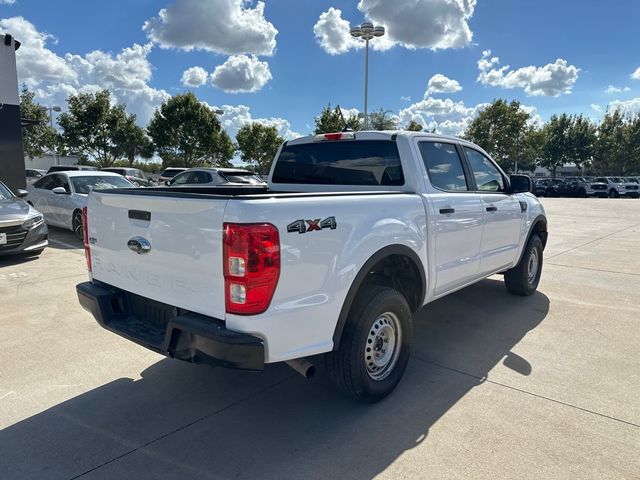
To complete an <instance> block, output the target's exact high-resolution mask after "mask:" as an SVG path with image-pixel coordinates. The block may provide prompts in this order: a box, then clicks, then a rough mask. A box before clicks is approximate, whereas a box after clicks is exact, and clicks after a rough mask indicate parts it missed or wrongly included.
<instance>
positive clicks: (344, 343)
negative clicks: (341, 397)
mask: <svg viewBox="0 0 640 480" xmlns="http://www.w3.org/2000/svg"><path fill="white" fill-rule="evenodd" d="M412 330H413V329H412V321H411V309H410V308H409V304H408V303H407V300H406V298H405V297H404V296H403V295H402V294H401V293H400V292H398V291H397V290H394V289H393V288H389V287H382V286H376V285H366V286H364V287H363V288H362V290H361V291H360V292H359V293H358V296H357V297H356V300H355V302H354V304H353V306H352V307H351V310H350V312H349V316H348V318H347V323H346V325H345V327H344V331H343V334H342V339H341V341H340V345H339V347H338V350H337V351H334V352H331V353H329V354H327V355H326V365H327V371H328V373H329V377H330V378H331V381H332V382H333V383H334V384H335V385H336V386H337V387H338V388H339V389H340V390H342V391H343V392H345V393H346V394H347V395H349V396H350V397H352V398H354V399H356V400H359V401H361V402H367V403H373V402H377V401H379V400H382V399H383V398H384V397H386V396H387V395H388V394H389V393H391V392H392V391H393V390H394V389H395V388H396V386H397V385H398V383H399V382H400V379H401V378H402V375H403V374H404V370H405V368H406V366H407V362H408V361H409V353H410V345H411V336H412Z"/></svg>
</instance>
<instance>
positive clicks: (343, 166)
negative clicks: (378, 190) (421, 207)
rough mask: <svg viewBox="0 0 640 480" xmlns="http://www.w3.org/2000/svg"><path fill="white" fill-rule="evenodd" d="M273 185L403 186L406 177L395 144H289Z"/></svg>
mask: <svg viewBox="0 0 640 480" xmlns="http://www.w3.org/2000/svg"><path fill="white" fill-rule="evenodd" d="M272 182H273V183H315V184H322V185H404V175H403V173H402V166H401V164H400V156H399V155H398V148H397V146H396V142H395V141H392V140H358V141H352V140H346V141H337V142H316V143H305V144H301V145H287V146H286V147H284V148H283V149H282V152H281V153H280V156H279V157H278V160H277V162H276V167H275V169H274V171H273V177H272Z"/></svg>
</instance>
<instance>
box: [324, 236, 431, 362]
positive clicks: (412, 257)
mask: <svg viewBox="0 0 640 480" xmlns="http://www.w3.org/2000/svg"><path fill="white" fill-rule="evenodd" d="M392 260H393V263H394V265H397V261H398V260H400V261H405V262H408V263H405V265H406V266H408V267H409V270H410V272H409V275H408V276H407V279H413V280H418V285H415V284H412V285H406V284H405V286H404V287H405V288H402V286H401V287H400V288H397V283H398V282H399V281H400V279H399V278H397V277H395V276H394V275H393V273H392V274H391V275H389V276H387V277H385V273H386V272H383V271H382V270H384V267H385V264H386V263H388V262H390V261H392ZM374 276H375V277H376V278H377V279H385V278H386V279H387V281H388V282H385V283H379V282H378V281H371V280H370V279H371V277H374ZM371 283H372V284H381V285H385V284H386V285H389V286H392V287H393V288H396V289H397V290H399V291H400V293H402V294H403V295H404V296H405V298H406V299H407V302H408V303H409V306H410V307H411V311H412V312H414V311H416V310H417V309H419V308H420V307H421V306H422V302H423V301H424V297H425V294H426V288H427V277H426V273H425V270H424V266H423V265H422V261H421V260H420V257H419V256H418V254H417V253H416V252H415V251H413V250H412V249H411V248H409V247H407V246H405V245H389V246H386V247H384V248H381V249H380V250H378V251H377V252H375V253H374V254H373V255H372V256H371V257H369V259H368V260H367V261H366V262H365V263H364V265H363V266H362V268H360V270H359V271H358V274H357V275H356V277H355V279H354V280H353V282H352V283H351V287H349V291H348V293H347V296H346V298H345V300H344V302H343V304H342V308H341V310H340V315H339V317H338V323H337V324H336V328H335V330H334V333H333V350H337V349H338V347H339V345H340V339H341V338H342V333H343V331H344V326H345V324H346V323H347V317H348V315H349V311H350V310H351V307H352V305H353V302H354V300H355V298H356V296H357V294H358V292H359V291H360V288H361V287H362V286H363V285H366V284H371ZM394 283H396V284H395V285H394Z"/></svg>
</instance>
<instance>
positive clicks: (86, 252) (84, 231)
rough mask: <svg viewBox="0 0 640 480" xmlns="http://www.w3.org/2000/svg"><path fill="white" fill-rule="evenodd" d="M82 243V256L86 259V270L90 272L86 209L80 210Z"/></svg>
mask: <svg viewBox="0 0 640 480" xmlns="http://www.w3.org/2000/svg"><path fill="white" fill-rule="evenodd" d="M82 241H83V242H84V256H85V257H86V258H87V268H88V269H89V271H91V248H90V247H89V222H88V221H87V207H84V208H83V209H82Z"/></svg>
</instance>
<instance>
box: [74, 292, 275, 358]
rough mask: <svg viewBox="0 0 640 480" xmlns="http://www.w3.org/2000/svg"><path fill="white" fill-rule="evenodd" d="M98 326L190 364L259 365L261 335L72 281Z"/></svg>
mask: <svg viewBox="0 0 640 480" xmlns="http://www.w3.org/2000/svg"><path fill="white" fill-rule="evenodd" d="M76 291H77V294H78V301H79V302H80V305H82V307H83V308H84V309H85V310H87V311H89V312H91V313H92V314H93V316H94V317H95V319H96V320H97V321H98V323H99V324H100V325H102V326H103V327H104V328H106V329H107V330H110V331H112V332H114V333H117V334H118V335H120V336H122V337H124V338H126V339H128V340H131V341H133V342H135V343H137V344H139V345H142V346H144V347H147V348H149V349H150V350H153V351H155V352H158V353H161V354H163V355H167V356H169V357H173V358H177V359H179V360H185V361H187V362H191V363H208V364H213V365H220V366H223V367H228V368H237V369H241V370H263V369H264V343H263V341H262V339H260V338H258V337H254V336H253V335H248V334H246V333H240V332H234V331H231V330H228V329H227V328H226V327H225V324H224V322H223V321H222V320H218V319H215V318H212V317H207V316H204V315H200V314H195V313H191V312H187V311H184V310H181V309H177V308H175V307H171V306H169V305H166V304H162V303H160V302H156V301H153V300H149V299H146V298H143V297H140V296H138V295H134V294H131V293H129V292H125V291H124V290H120V289H117V288H115V287H111V286H109V285H106V284H94V283H91V282H85V283H80V284H78V285H77V286H76Z"/></svg>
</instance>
